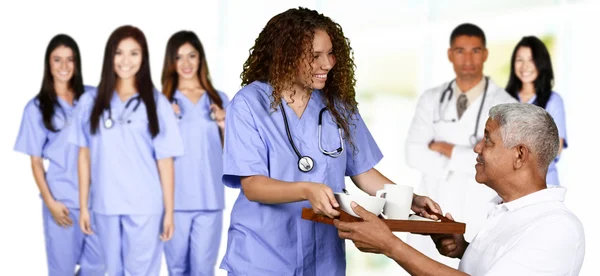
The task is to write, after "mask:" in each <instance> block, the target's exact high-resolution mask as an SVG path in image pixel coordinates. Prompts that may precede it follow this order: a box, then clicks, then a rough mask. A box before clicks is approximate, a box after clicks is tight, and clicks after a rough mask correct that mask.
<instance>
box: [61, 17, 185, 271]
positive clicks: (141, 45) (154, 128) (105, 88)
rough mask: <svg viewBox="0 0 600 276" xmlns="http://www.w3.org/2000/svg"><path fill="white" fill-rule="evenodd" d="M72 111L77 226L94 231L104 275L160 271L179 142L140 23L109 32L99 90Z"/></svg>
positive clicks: (169, 225) (169, 222)
mask: <svg viewBox="0 0 600 276" xmlns="http://www.w3.org/2000/svg"><path fill="white" fill-rule="evenodd" d="M75 117H76V121H75V123H76V125H75V126H74V128H73V131H72V132H71V134H72V135H71V136H70V137H69V138H70V141H72V142H73V143H76V144H77V145H78V146H79V147H80V150H79V185H80V202H81V206H82V207H81V220H80V227H81V229H82V230H83V232H84V233H87V234H91V233H93V232H92V231H94V232H96V234H98V235H99V237H100V243H101V245H102V250H103V253H104V258H105V260H106V267H107V272H108V275H115V276H116V275H119V276H120V275H144V276H146V275H158V274H159V271H160V261H161V255H162V252H163V250H162V242H161V239H162V240H163V241H167V240H169V239H171V236H172V234H173V227H174V226H173V157H174V156H180V155H182V154H183V145H182V141H181V137H180V135H179V130H178V127H177V121H176V120H177V119H176V118H175V115H174V114H173V110H172V108H171V105H170V103H169V101H168V100H167V99H166V98H165V97H164V96H163V95H162V94H161V93H159V92H158V91H157V90H155V89H154V86H153V84H152V79H151V75H150V64H149V58H148V45H147V43H146V38H145V36H144V34H143V33H142V32H141V31H140V30H139V29H138V28H136V27H132V26H122V27H119V28H117V29H116V30H115V31H114V32H113V33H112V34H111V36H110V38H109V39H108V42H107V43H106V49H105V53H104V64H103V67H102V76H101V80H100V84H99V86H98V89H97V90H93V91H90V92H87V93H85V94H84V95H83V96H82V97H81V100H80V104H79V105H78V107H77V110H76V115H75ZM90 188H91V191H90ZM88 194H91V209H92V211H93V212H94V219H95V222H96V227H95V229H92V227H91V226H90V224H89V222H90V215H89V212H88V210H87V208H85V206H87V197H88ZM161 232H162V234H161Z"/></svg>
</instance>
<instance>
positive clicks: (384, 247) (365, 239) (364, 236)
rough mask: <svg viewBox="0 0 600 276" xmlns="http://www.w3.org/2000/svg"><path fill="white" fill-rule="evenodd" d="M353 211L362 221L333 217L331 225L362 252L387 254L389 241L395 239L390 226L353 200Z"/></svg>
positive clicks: (341, 236) (389, 249)
mask: <svg viewBox="0 0 600 276" xmlns="http://www.w3.org/2000/svg"><path fill="white" fill-rule="evenodd" d="M351 206H352V210H353V211H354V213H356V214H357V215H359V216H360V217H361V218H362V219H363V220H364V221H362V222H343V221H339V220H338V219H335V220H334V221H333V225H335V227H337V229H338V235H339V236H340V238H342V239H349V240H352V241H353V242H354V245H356V247H357V248H358V249H359V250H360V251H363V252H369V253H378V254H387V253H388V252H390V251H391V248H390V245H391V244H393V243H392V242H391V241H393V240H395V239H397V237H396V236H394V234H393V233H392V231H391V230H390V228H389V227H388V226H387V225H386V224H385V223H384V222H383V221H382V220H381V219H380V218H379V217H377V216H376V215H374V214H373V213H371V212H369V211H367V210H365V209H364V208H363V207H361V206H359V205H358V204H356V203H355V202H352V203H351Z"/></svg>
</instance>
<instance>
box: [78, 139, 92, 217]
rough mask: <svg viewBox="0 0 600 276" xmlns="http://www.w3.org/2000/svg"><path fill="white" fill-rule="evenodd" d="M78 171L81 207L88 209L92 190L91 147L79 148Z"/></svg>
mask: <svg viewBox="0 0 600 276" xmlns="http://www.w3.org/2000/svg"><path fill="white" fill-rule="evenodd" d="M77 171H78V174H79V208H80V209H81V210H87V208H88V196H89V191H90V149H89V148H83V147H80V148H79V159H78V166H77Z"/></svg>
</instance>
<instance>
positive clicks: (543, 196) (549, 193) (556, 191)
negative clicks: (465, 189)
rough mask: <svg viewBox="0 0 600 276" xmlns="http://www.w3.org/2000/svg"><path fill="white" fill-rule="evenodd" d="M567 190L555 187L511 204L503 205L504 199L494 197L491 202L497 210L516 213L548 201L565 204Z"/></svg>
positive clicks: (518, 199)
mask: <svg viewBox="0 0 600 276" xmlns="http://www.w3.org/2000/svg"><path fill="white" fill-rule="evenodd" d="M566 192H567V189H566V188H565V187H561V186H553V187H549V188H546V189H543V190H539V191H537V192H535V193H531V194H528V195H526V196H523V197H520V198H517V199H515V200H513V201H511V202H506V203H502V198H501V197H500V196H496V197H494V198H493V199H492V200H491V201H492V203H494V204H495V205H496V206H495V209H498V208H500V209H505V210H507V211H514V210H518V209H521V208H523V207H527V206H530V205H535V204H538V203H542V202H548V201H560V202H563V201H564V200H565V193H566Z"/></svg>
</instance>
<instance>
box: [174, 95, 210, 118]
mask: <svg viewBox="0 0 600 276" xmlns="http://www.w3.org/2000/svg"><path fill="white" fill-rule="evenodd" d="M206 96H207V97H209V98H208V105H209V106H210V105H211V104H212V100H211V99H210V96H208V95H206ZM184 97H185V96H184ZM171 103H174V104H176V105H177V106H178V107H179V115H177V118H178V119H179V120H181V119H183V114H184V113H185V110H184V107H183V105H182V104H180V102H179V100H178V99H176V98H175V97H173V99H172V100H171ZM208 117H209V118H210V119H211V120H213V121H216V120H217V115H215V112H214V111H213V110H212V109H211V110H210V112H209V114H208Z"/></svg>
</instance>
